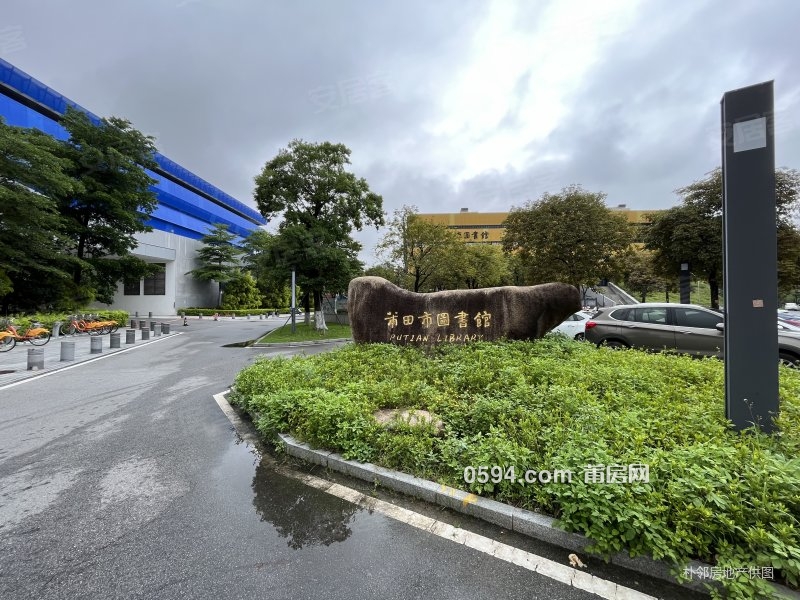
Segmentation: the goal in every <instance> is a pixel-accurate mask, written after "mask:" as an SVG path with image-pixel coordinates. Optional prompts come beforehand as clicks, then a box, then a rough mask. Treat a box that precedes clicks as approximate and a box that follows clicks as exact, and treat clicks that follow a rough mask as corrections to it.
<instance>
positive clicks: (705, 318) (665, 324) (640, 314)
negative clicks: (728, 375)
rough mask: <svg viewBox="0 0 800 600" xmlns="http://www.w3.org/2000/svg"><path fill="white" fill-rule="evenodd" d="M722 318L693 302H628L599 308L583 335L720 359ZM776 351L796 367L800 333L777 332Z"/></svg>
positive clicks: (609, 342) (604, 341) (615, 343)
mask: <svg viewBox="0 0 800 600" xmlns="http://www.w3.org/2000/svg"><path fill="white" fill-rule="evenodd" d="M724 321H725V319H724V317H723V315H722V314H721V313H718V312H715V311H713V310H710V309H708V308H704V307H702V306H695V305H694V304H667V303H646V304H630V305H622V306H612V307H608V308H603V309H601V310H600V311H599V312H598V313H597V314H596V315H594V317H592V319H591V320H590V321H589V322H587V324H586V334H585V335H586V340H587V341H590V342H593V343H595V344H597V345H598V346H599V345H601V344H605V345H607V346H610V347H612V348H642V349H645V350H652V351H656V352H658V351H662V350H665V351H668V352H680V353H683V354H691V355H693V356H716V357H719V358H721V357H722V354H723V347H724V344H725V343H724V341H723V327H724ZM778 351H779V360H780V362H781V363H783V364H786V365H788V366H791V367H794V368H800V333H797V332H790V331H786V330H780V331H778Z"/></svg>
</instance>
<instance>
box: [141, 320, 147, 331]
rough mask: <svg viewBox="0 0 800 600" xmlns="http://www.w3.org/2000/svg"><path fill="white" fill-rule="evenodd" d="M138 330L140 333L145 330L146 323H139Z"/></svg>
mask: <svg viewBox="0 0 800 600" xmlns="http://www.w3.org/2000/svg"><path fill="white" fill-rule="evenodd" d="M139 329H141V330H142V331H144V330H145V329H147V321H139Z"/></svg>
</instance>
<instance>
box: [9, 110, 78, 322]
mask: <svg viewBox="0 0 800 600" xmlns="http://www.w3.org/2000/svg"><path fill="white" fill-rule="evenodd" d="M59 151H60V145H59V142H58V141H56V140H55V139H54V138H52V137H51V136H49V135H46V134H44V133H42V132H40V131H37V130H35V129H24V128H20V127H10V126H8V125H6V124H5V123H3V121H2V119H0V298H2V304H3V308H4V311H3V312H7V311H8V310H9V308H10V307H14V308H19V309H33V308H35V307H37V306H38V305H40V304H49V303H52V302H57V300H58V294H59V291H60V290H61V289H62V288H63V287H64V285H65V284H66V283H67V282H68V281H69V280H70V266H71V264H70V262H71V261H70V257H69V256H68V255H65V254H64V251H63V249H64V246H65V244H66V240H65V239H64V223H63V221H62V219H61V216H60V215H59V213H58V208H57V205H56V203H55V201H54V200H53V197H54V196H65V195H70V194H74V193H76V192H77V191H78V190H79V189H80V187H79V185H78V184H77V183H76V182H75V181H74V180H72V179H71V178H70V177H69V176H68V175H67V174H66V173H65V171H66V170H67V169H68V168H69V166H70V163H69V161H67V160H65V159H63V158H60V157H59Z"/></svg>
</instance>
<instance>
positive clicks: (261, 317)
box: [258, 313, 264, 321]
mask: <svg viewBox="0 0 800 600" xmlns="http://www.w3.org/2000/svg"><path fill="white" fill-rule="evenodd" d="M263 319H264V315H262V314H261V313H259V315H258V320H259V321H261V320H263Z"/></svg>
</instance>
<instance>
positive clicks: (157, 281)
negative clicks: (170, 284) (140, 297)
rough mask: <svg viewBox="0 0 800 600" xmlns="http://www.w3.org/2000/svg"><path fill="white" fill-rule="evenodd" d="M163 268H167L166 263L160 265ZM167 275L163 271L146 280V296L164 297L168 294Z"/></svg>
mask: <svg viewBox="0 0 800 600" xmlns="http://www.w3.org/2000/svg"><path fill="white" fill-rule="evenodd" d="M158 264H159V265H160V266H161V267H162V268H163V267H166V264H164V263H158ZM166 284H167V273H166V271H164V270H162V271H159V272H158V273H156V274H155V275H151V276H150V277H145V278H144V295H145V296H164V295H166V293H167V285H166Z"/></svg>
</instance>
